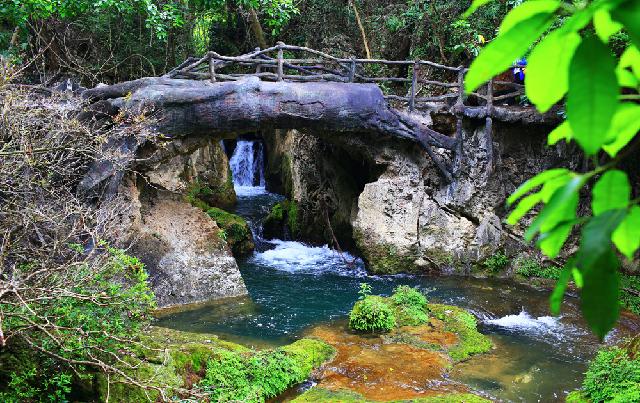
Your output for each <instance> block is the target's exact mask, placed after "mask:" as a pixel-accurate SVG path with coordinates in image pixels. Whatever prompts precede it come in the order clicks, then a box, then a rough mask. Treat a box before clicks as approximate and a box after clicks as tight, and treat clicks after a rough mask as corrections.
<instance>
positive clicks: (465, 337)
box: [429, 304, 493, 362]
mask: <svg viewBox="0 0 640 403" xmlns="http://www.w3.org/2000/svg"><path fill="white" fill-rule="evenodd" d="M429 310H430V312H431V315H433V316H434V317H436V318H438V319H440V320H442V321H443V322H444V324H445V330H447V331H450V332H452V333H455V334H456V335H457V336H458V339H459V341H458V343H457V344H456V345H454V346H452V347H450V348H449V349H448V353H449V355H450V356H451V358H452V359H453V360H454V361H455V362H459V361H464V360H466V359H468V358H469V357H471V356H472V355H474V354H481V353H486V352H487V351H489V350H491V348H492V347H493V344H492V343H491V340H490V339H489V338H488V337H487V336H485V335H483V334H482V333H480V332H479V331H478V323H477V321H476V318H475V317H474V316H473V315H472V314H470V313H469V312H467V311H465V310H464V309H462V308H458V307H456V306H450V305H441V304H429Z"/></svg>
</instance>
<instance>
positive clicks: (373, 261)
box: [353, 229, 419, 274]
mask: <svg viewBox="0 0 640 403" xmlns="http://www.w3.org/2000/svg"><path fill="white" fill-rule="evenodd" d="M353 237H354V240H355V242H356V245H357V246H358V249H359V250H360V252H361V253H362V258H363V259H364V261H365V263H366V265H367V270H368V271H370V272H371V273H374V274H397V273H417V272H418V271H419V269H418V267H417V266H416V264H415V261H416V258H417V256H418V253H417V251H414V250H407V251H404V250H402V251H401V250H399V249H398V247H397V246H395V245H391V244H388V243H374V242H371V241H369V240H368V238H367V237H366V236H364V234H363V233H362V232H361V231H360V230H357V229H354V232H353Z"/></svg>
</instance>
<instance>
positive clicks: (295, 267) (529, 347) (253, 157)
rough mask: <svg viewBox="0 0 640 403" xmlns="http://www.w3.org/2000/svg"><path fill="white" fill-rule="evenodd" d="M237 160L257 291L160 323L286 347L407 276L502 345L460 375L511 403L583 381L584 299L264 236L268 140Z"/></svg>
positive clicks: (250, 281) (588, 344)
mask: <svg viewBox="0 0 640 403" xmlns="http://www.w3.org/2000/svg"><path fill="white" fill-rule="evenodd" d="M230 164H231V170H232V172H233V181H234V185H235V188H236V192H237V194H238V205H237V207H236V211H235V212H236V213H237V214H238V215H240V216H242V217H244V218H245V219H246V220H247V222H248V223H249V226H250V227H251V230H252V232H253V235H254V241H255V242H256V250H255V252H254V253H253V255H251V256H250V257H248V258H244V259H239V261H238V264H239V267H240V271H241V272H242V277H243V279H244V281H245V284H246V286H247V289H248V290H249V294H250V297H251V298H250V300H241V301H239V300H237V299H233V300H231V301H229V302H225V301H220V302H219V304H218V305H216V308H215V309H212V308H211V307H203V308H200V309H197V310H191V311H186V312H179V313H175V314H171V315H169V316H166V317H164V318H161V319H160V321H159V322H158V324H159V325H161V326H167V327H175V328H178V329H183V330H189V331H196V332H197V331H203V332H213V333H217V334H219V335H221V336H222V337H226V338H229V339H231V340H237V341H240V342H244V343H250V344H253V345H264V344H269V345H279V344H285V343H290V342H292V341H293V340H295V339H296V338H298V337H300V335H302V334H304V332H305V329H309V328H310V327H313V326H315V325H318V324H326V323H328V322H331V321H334V320H338V321H339V320H344V318H345V317H346V316H347V315H348V312H349V310H350V309H351V307H352V306H353V304H354V302H355V301H356V299H357V297H358V295H357V290H358V288H359V284H360V283H362V282H367V283H369V284H370V285H371V286H372V288H373V293H374V294H385V295H389V294H390V293H391V292H392V290H393V289H394V287H397V286H398V285H403V284H406V285H410V286H416V287H419V288H421V289H422V290H425V291H427V290H428V295H429V299H430V300H431V301H433V302H443V303H446V304H450V305H457V306H460V307H463V308H466V309H468V310H470V311H472V312H474V313H475V314H476V316H477V317H478V318H479V319H480V327H481V330H482V332H483V333H485V334H488V335H490V336H491V338H492V340H493V341H494V343H495V344H496V347H497V348H496V349H495V350H493V351H492V352H491V353H490V355H488V356H481V357H479V358H477V359H471V360H469V361H467V362H465V363H463V364H457V366H456V369H455V371H454V372H453V373H452V379H455V380H457V381H461V382H463V383H465V384H468V385H471V386H472V387H474V388H477V389H479V390H483V391H485V392H487V393H489V394H490V395H492V396H495V397H496V398H498V399H501V400H506V401H558V400H561V399H562V397H563V396H564V394H565V393H566V392H567V391H569V390H572V389H575V388H577V387H578V386H579V385H580V381H581V379H582V377H583V373H584V371H585V369H586V362H587V360H588V359H590V358H591V357H593V355H594V354H595V351H596V349H597V348H598V346H599V344H598V340H597V339H595V338H594V337H593V336H591V335H590V334H589V332H586V331H584V323H583V322H582V321H581V320H580V319H579V313H578V312H579V307H578V306H577V304H575V303H568V302H567V303H566V304H565V305H564V306H563V309H564V310H563V312H564V315H563V316H562V317H560V318H551V317H548V316H545V315H546V314H547V307H548V302H547V301H548V294H547V293H546V292H542V291H535V290H532V289H530V288H527V287H522V286H518V285H516V284H513V283H509V282H507V281H502V280H497V279H496V280H492V279H473V278H456V277H428V276H412V275H395V276H370V275H368V274H367V273H366V272H365V270H364V265H363V263H362V261H361V260H358V263H357V265H356V266H357V267H356V268H355V269H354V268H351V267H348V266H347V265H346V264H345V262H344V260H343V259H342V258H341V257H340V255H339V254H338V253H337V252H336V251H334V250H332V249H330V248H329V247H327V246H320V247H314V246H309V245H305V244H304V243H301V242H295V241H283V240H278V239H275V240H274V239H271V240H265V239H262V236H261V222H262V220H263V219H264V218H265V217H266V216H267V214H268V213H269V211H270V210H271V207H272V206H273V205H274V204H275V203H277V202H278V201H281V200H282V199H283V197H282V196H281V195H277V194H273V193H269V192H267V191H266V190H265V183H264V167H263V165H264V159H263V145H262V142H261V141H248V140H246V141H245V140H241V141H238V144H237V146H236V149H235V151H234V153H233V156H232V158H231V161H230ZM347 259H348V260H351V259H353V257H351V256H348V257H347ZM525 309H526V311H525ZM518 312H519V313H518ZM487 360H488V361H487ZM488 363H490V364H488Z"/></svg>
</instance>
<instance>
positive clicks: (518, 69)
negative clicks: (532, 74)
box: [512, 57, 527, 85]
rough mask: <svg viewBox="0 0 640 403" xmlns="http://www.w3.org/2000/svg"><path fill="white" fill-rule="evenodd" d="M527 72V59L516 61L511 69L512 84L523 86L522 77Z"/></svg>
mask: <svg viewBox="0 0 640 403" xmlns="http://www.w3.org/2000/svg"><path fill="white" fill-rule="evenodd" d="M526 71H527V59H525V58H524V57H523V58H522V59H518V60H516V62H515V67H513V69H512V72H513V82H514V83H516V84H523V85H524V75H525V72H526Z"/></svg>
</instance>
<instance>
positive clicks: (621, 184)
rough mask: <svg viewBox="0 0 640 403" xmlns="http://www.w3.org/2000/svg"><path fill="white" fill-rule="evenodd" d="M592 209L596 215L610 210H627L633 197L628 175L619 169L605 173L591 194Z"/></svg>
mask: <svg viewBox="0 0 640 403" xmlns="http://www.w3.org/2000/svg"><path fill="white" fill-rule="evenodd" d="M591 193H592V195H593V197H592V199H591V209H592V210H593V214H594V215H600V214H602V213H604V212H605V211H608V210H616V209H625V208H627V205H628V204H629V197H630V196H631V185H629V179H627V174H626V173H624V172H622V171H619V170H617V169H615V170H610V171H607V172H605V173H604V174H603V175H602V177H600V179H598V181H597V182H596V184H595V186H594V187H593V191H592V192H591Z"/></svg>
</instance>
